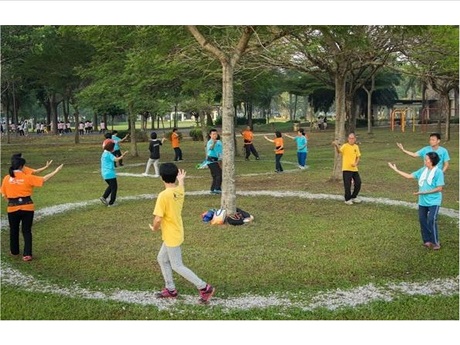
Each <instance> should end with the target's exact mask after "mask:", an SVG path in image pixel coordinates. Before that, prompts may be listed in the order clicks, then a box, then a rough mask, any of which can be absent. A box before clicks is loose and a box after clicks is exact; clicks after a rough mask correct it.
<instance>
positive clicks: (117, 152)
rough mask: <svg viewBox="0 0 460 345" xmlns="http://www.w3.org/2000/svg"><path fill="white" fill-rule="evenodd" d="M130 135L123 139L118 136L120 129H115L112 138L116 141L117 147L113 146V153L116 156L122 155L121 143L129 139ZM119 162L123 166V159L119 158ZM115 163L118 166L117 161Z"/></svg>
mask: <svg viewBox="0 0 460 345" xmlns="http://www.w3.org/2000/svg"><path fill="white" fill-rule="evenodd" d="M128 137H129V134H126V135H125V137H124V138H123V139H121V138H120V137H119V136H118V131H113V132H112V140H113V141H114V142H115V147H114V148H113V155H114V156H115V157H120V156H121V149H120V143H122V142H123V141H125V140H126V139H128ZM117 162H118V163H119V164H120V166H121V167H122V166H123V159H119V160H117ZM114 165H115V167H116V166H117V164H116V163H114Z"/></svg>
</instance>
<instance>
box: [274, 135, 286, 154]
mask: <svg viewBox="0 0 460 345" xmlns="http://www.w3.org/2000/svg"><path fill="white" fill-rule="evenodd" d="M274 141H275V150H276V151H275V153H276V154H277V155H278V154H283V153H284V141H283V138H275V140H274ZM277 147H279V149H278V148H277Z"/></svg>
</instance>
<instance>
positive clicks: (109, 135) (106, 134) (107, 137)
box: [104, 133, 112, 139]
mask: <svg viewBox="0 0 460 345" xmlns="http://www.w3.org/2000/svg"><path fill="white" fill-rule="evenodd" d="M104 138H106V139H110V138H112V134H110V133H105V135H104Z"/></svg>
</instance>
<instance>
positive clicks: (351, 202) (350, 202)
mask: <svg viewBox="0 0 460 345" xmlns="http://www.w3.org/2000/svg"><path fill="white" fill-rule="evenodd" d="M345 204H347V205H353V201H351V199H350V200H348V201H345Z"/></svg>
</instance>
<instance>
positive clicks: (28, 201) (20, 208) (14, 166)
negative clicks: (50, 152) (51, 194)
mask: <svg viewBox="0 0 460 345" xmlns="http://www.w3.org/2000/svg"><path fill="white" fill-rule="evenodd" d="M25 164H26V160H25V159H24V158H20V157H17V158H15V159H14V160H12V162H11V167H10V170H9V175H6V176H5V177H4V178H3V182H2V187H1V190H2V196H3V197H4V198H5V199H6V200H7V201H8V208H7V212H8V223H9V225H10V252H11V254H12V255H19V225H20V224H21V223H22V235H23V237H24V251H23V257H22V259H23V260H24V261H31V260H32V223H33V220H34V211H35V208H34V203H33V201H32V198H31V196H32V192H33V188H34V187H41V186H43V183H44V182H45V181H48V180H49V179H50V178H51V177H53V176H54V175H56V174H57V173H58V172H59V170H61V169H62V166H63V165H62V164H61V165H60V166H58V167H57V168H56V170H54V171H53V172H52V173H49V174H48V175H46V176H43V177H41V176H35V175H32V174H26V173H25V172H24V171H23V169H24V166H25Z"/></svg>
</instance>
